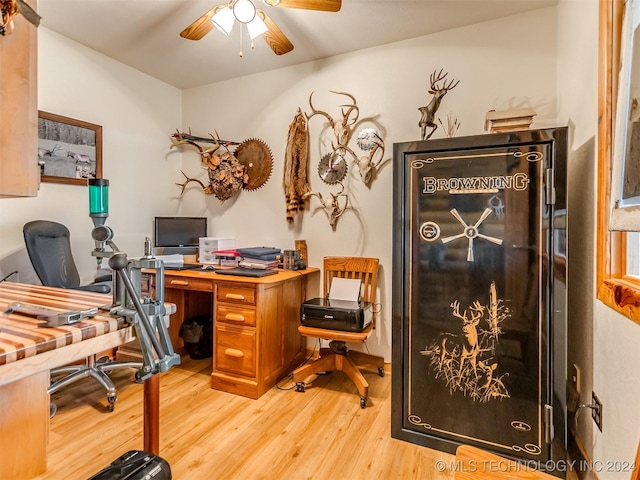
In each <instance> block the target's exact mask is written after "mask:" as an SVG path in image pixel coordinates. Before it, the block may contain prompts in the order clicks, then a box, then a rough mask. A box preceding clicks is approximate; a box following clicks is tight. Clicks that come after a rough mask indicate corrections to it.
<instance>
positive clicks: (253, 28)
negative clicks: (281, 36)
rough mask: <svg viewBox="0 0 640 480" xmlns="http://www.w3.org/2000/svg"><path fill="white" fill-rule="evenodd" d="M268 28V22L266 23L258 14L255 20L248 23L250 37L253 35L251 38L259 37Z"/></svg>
mask: <svg viewBox="0 0 640 480" xmlns="http://www.w3.org/2000/svg"><path fill="white" fill-rule="evenodd" d="M268 30H269V29H268V28H267V24H266V23H264V22H263V21H262V19H261V18H260V17H259V16H258V15H256V17H255V18H254V19H253V20H251V21H250V22H249V23H247V31H248V32H249V37H251V40H253V39H255V38H256V37H259V36H260V35H262V34H263V33H265V32H267V31H268Z"/></svg>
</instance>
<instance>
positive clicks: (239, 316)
mask: <svg viewBox="0 0 640 480" xmlns="http://www.w3.org/2000/svg"><path fill="white" fill-rule="evenodd" d="M224 319H225V320H232V321H234V322H244V315H242V314H240V313H227V314H226V315H225V316H224Z"/></svg>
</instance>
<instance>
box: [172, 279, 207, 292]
mask: <svg viewBox="0 0 640 480" xmlns="http://www.w3.org/2000/svg"><path fill="white" fill-rule="evenodd" d="M164 286H165V288H182V289H184V290H198V291H201V292H213V282H212V281H211V280H207V279H202V278H193V277H177V276H176V277H172V276H169V275H165V277H164Z"/></svg>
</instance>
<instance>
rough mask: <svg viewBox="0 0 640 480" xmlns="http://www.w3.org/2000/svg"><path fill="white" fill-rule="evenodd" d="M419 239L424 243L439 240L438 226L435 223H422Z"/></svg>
mask: <svg viewBox="0 0 640 480" xmlns="http://www.w3.org/2000/svg"><path fill="white" fill-rule="evenodd" d="M420 237H421V238H422V239H423V240H424V241H426V242H433V241H435V240H437V239H438V238H440V226H439V225H438V224H437V223H435V222H424V223H423V224H422V225H420Z"/></svg>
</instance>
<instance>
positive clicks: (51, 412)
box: [49, 402, 58, 419]
mask: <svg viewBox="0 0 640 480" xmlns="http://www.w3.org/2000/svg"><path fill="white" fill-rule="evenodd" d="M57 411H58V406H57V405H56V404H55V403H53V402H49V419H52V418H53V417H54V415H55V414H56V412H57Z"/></svg>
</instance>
